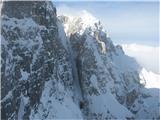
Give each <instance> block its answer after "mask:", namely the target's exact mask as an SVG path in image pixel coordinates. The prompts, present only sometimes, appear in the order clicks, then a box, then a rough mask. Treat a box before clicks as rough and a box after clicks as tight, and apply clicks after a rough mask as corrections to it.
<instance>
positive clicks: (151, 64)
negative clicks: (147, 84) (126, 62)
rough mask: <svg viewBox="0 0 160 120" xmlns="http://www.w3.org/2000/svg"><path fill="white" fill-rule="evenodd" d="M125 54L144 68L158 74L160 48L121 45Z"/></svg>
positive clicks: (159, 68) (159, 71)
mask: <svg viewBox="0 0 160 120" xmlns="http://www.w3.org/2000/svg"><path fill="white" fill-rule="evenodd" d="M122 47H123V50H124V52H125V54H127V55H128V56H131V57H134V58H135V59H136V60H137V62H138V63H139V64H140V65H141V66H142V67H144V68H146V69H147V70H149V71H152V72H154V73H157V74H160V64H159V57H160V52H159V51H160V47H152V46H146V45H138V44H122Z"/></svg>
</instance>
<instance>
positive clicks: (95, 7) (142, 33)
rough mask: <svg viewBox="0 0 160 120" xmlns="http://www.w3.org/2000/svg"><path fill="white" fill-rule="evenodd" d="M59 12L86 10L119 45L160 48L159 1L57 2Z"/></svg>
mask: <svg viewBox="0 0 160 120" xmlns="http://www.w3.org/2000/svg"><path fill="white" fill-rule="evenodd" d="M54 4H55V6H56V8H57V11H58V13H63V12H64V13H65V12H70V13H72V12H75V11H82V10H86V11H88V12H90V13H91V14H93V15H94V16H95V17H96V18H98V19H99V20H100V21H101V22H102V24H103V25H104V26H105V29H106V30H107V33H108V34H109V36H110V37H111V39H112V41H113V43H115V44H132V43H134V44H135V43H136V44H143V45H151V46H159V31H158V29H159V24H158V19H159V18H158V17H159V16H158V15H159V3H158V2H104V1H102V2H96V1H95V2H62V1H61V2H54Z"/></svg>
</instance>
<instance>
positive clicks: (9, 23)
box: [1, 1, 80, 119]
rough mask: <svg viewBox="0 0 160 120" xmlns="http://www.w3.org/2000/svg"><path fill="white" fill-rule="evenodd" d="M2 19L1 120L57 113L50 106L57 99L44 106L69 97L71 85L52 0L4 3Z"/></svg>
mask: <svg viewBox="0 0 160 120" xmlns="http://www.w3.org/2000/svg"><path fill="white" fill-rule="evenodd" d="M1 20H2V28H1V38H2V39H1V40H2V53H1V56H2V68H1V70H2V89H1V91H2V92H1V93H2V103H1V105H2V119H22V118H23V119H29V118H30V119H34V118H43V119H45V118H46V117H47V116H48V117H50V118H54V117H55V116H57V117H59V116H58V115H56V112H53V111H52V109H54V110H55V111H56V109H55V108H57V107H56V106H55V105H56V104H54V105H51V107H53V108H51V107H50V108H47V107H48V106H49V105H50V104H52V102H54V103H56V102H57V101H59V102H58V103H59V104H60V103H61V102H62V101H63V100H64V98H65V99H66V100H67V99H70V102H72V101H73V99H72V97H73V91H74V90H73V76H72V69H71V62H70V60H69V54H68V53H67V51H66V49H65V47H64V46H63V44H62V43H61V39H60V38H59V33H58V25H57V17H56V9H55V7H54V6H53V5H52V3H51V2H31V1H30V2H26V1H25V2H24V1H23V2H17V1H9V2H3V7H2V18H1ZM46 92H47V93H46ZM64 101H65V100H64ZM66 104H68V106H69V105H70V104H71V105H72V103H66ZM57 106H58V105H57ZM73 106H74V103H73ZM54 107H55V108H54ZM62 107H63V105H62ZM76 107H77V106H75V109H76ZM64 108H65V105H64ZM39 109H40V110H41V111H39ZM57 109H58V108H57ZM61 109H62V108H61ZM61 109H60V108H59V109H58V110H61ZM66 109H67V108H66ZM68 109H69V108H68ZM58 110H57V112H61V111H58ZM40 112H41V113H40ZM50 112H51V113H50ZM79 113H80V112H79ZM39 114H40V115H39ZM50 114H51V115H50ZM70 114H71V111H70ZM72 114H74V112H73V113H72ZM76 114H78V112H77V113H76ZM63 117H65V116H63ZM70 117H73V118H74V115H73V116H70ZM77 117H79V116H76V118H77Z"/></svg>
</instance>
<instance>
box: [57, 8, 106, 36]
mask: <svg viewBox="0 0 160 120" xmlns="http://www.w3.org/2000/svg"><path fill="white" fill-rule="evenodd" d="M59 18H60V20H61V21H62V22H63V24H64V29H65V31H66V33H67V35H70V33H72V34H73V33H74V32H77V33H79V34H80V35H82V34H83V33H84V32H85V31H87V32H90V31H96V30H101V31H104V32H105V30H104V29H103V26H102V24H101V22H100V20H98V19H97V18H96V17H94V16H93V15H92V14H91V13H89V12H88V11H86V10H82V11H80V12H79V13H77V15H70V14H63V15H61V16H59Z"/></svg>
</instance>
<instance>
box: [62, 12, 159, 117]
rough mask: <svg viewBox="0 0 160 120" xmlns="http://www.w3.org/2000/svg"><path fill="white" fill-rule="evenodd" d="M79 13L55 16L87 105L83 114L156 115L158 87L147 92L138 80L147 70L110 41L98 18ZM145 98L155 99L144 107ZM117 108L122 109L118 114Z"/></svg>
mask: <svg viewBox="0 0 160 120" xmlns="http://www.w3.org/2000/svg"><path fill="white" fill-rule="evenodd" d="M82 13H83V14H81V16H80V17H77V16H76V17H73V16H70V15H68V16H65V15H63V16H60V17H59V19H60V20H61V21H62V22H63V24H64V29H65V32H66V33H67V36H68V37H69V38H70V41H71V45H72V48H73V51H74V54H75V56H76V58H75V60H76V62H77V69H78V74H79V76H80V78H79V79H80V83H81V84H82V85H81V86H82V94H83V96H85V97H84V98H85V102H86V103H87V105H88V106H87V107H86V109H87V110H88V111H89V113H88V114H87V116H90V117H91V118H92V119H105V118H123V119H124V118H132V117H133V118H156V117H157V118H158V117H159V110H158V109H159V101H158V99H159V97H158V96H159V89H158V92H154V91H153V93H151V94H150V93H148V91H150V90H148V89H146V88H144V86H143V84H141V82H142V81H145V78H142V77H141V76H142V75H144V76H146V77H147V75H148V74H149V73H144V72H142V71H143V68H142V67H140V66H139V65H138V64H137V62H136V61H135V60H134V59H133V58H130V57H128V56H127V55H125V54H124V52H123V50H122V48H121V47H120V46H114V45H113V43H112V42H111V40H110V38H108V37H107V35H106V32H105V30H104V28H103V25H101V23H100V22H99V20H96V19H95V17H93V16H92V15H91V14H90V13H87V12H82ZM86 16H87V17H86ZM88 16H89V17H88ZM86 19H87V20H86ZM85 21H89V23H87V22H85ZM83 22H84V23H83ZM147 78H148V79H150V78H149V77H147ZM150 81H151V79H150ZM151 91H152V90H151ZM152 94H156V97H154V95H152ZM145 97H146V98H145ZM111 99H112V100H111ZM148 99H149V100H150V101H152V103H153V101H155V103H154V104H153V106H154V107H152V109H148V106H150V107H151V106H152V104H148V102H149V101H148ZM110 101H112V102H110ZM141 101H142V102H141ZM143 102H144V103H143ZM108 104H110V105H111V106H112V107H110V106H108ZM146 104H148V105H147V106H146ZM122 105H123V106H122ZM99 106H100V108H99ZM113 106H115V108H114V107H113ZM136 107H139V109H135V108H136ZM112 108H114V109H113V110H112ZM116 108H119V109H120V110H116ZM120 111H125V112H124V113H123V114H119V112H120ZM153 111H154V112H153ZM148 113H150V114H148Z"/></svg>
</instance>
